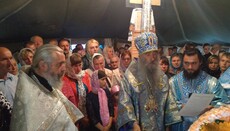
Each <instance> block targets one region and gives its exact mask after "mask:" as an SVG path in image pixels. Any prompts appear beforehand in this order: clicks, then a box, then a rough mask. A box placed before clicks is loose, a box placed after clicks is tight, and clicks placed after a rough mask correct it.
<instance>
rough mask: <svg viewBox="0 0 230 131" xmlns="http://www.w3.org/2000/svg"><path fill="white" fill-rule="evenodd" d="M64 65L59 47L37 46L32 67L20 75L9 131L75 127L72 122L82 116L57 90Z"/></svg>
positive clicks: (55, 129)
mask: <svg viewBox="0 0 230 131" xmlns="http://www.w3.org/2000/svg"><path fill="white" fill-rule="evenodd" d="M65 68H66V67H65V55H64V53H63V50H62V49H61V48H59V47H58V46H55V45H51V44H47V45H44V46H41V47H40V48H38V49H37V51H36V53H35V55H34V58H33V63H32V66H31V68H28V69H27V70H26V71H25V72H23V71H20V74H19V80H18V86H17V91H16V95H15V101H14V102H15V105H14V108H13V114H12V119H11V125H10V129H11V130H12V131H15V130H20V131H35V130H47V131H61V130H69V131H76V130H78V129H77V127H76V126H75V122H76V121H77V120H79V119H81V118H82V117H83V115H82V113H81V112H80V111H79V110H78V109H77V108H76V107H75V106H74V105H73V104H72V103H71V102H70V101H68V99H67V98H66V97H65V96H64V95H63V94H62V93H61V91H59V89H60V88H61V87H62V77H63V75H64V74H65Z"/></svg>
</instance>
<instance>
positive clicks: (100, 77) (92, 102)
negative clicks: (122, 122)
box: [86, 70, 114, 131]
mask: <svg viewBox="0 0 230 131" xmlns="http://www.w3.org/2000/svg"><path fill="white" fill-rule="evenodd" d="M106 77H107V76H106V74H105V72H104V71H102V70H97V71H94V72H93V74H92V79H91V83H92V92H90V93H89V94H87V97H86V109H87V114H88V116H89V119H90V128H91V129H90V130H92V131H97V130H101V131H102V130H103V131H109V130H110V128H111V126H112V119H113V116H114V110H113V103H112V97H111V93H110V91H109V89H108V87H107V86H106Z"/></svg>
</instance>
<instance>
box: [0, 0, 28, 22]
mask: <svg viewBox="0 0 230 131" xmlns="http://www.w3.org/2000/svg"><path fill="white" fill-rule="evenodd" d="M31 1H32V0H29V1H27V2H26V3H25V4H23V5H22V6H20V7H19V8H18V9H16V10H15V11H13V12H11V13H10V14H9V15H7V16H5V17H4V18H2V19H1V20H0V23H2V22H3V21H5V20H6V19H7V18H9V17H10V16H11V15H13V14H15V13H17V12H18V11H20V10H21V9H23V8H24V7H25V6H26V5H28V4H29V3H30V2H31Z"/></svg>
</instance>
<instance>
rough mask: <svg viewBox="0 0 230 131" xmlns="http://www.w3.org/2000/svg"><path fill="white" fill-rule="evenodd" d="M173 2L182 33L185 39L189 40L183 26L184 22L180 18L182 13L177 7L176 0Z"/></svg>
mask: <svg viewBox="0 0 230 131" xmlns="http://www.w3.org/2000/svg"><path fill="white" fill-rule="evenodd" d="M172 3H173V9H174V10H175V13H176V17H177V20H178V22H179V26H180V29H181V32H182V35H183V37H184V39H185V40H187V41H189V40H188V38H187V37H186V35H185V32H184V28H183V25H182V22H181V20H180V15H179V13H178V9H177V7H176V2H175V0H172Z"/></svg>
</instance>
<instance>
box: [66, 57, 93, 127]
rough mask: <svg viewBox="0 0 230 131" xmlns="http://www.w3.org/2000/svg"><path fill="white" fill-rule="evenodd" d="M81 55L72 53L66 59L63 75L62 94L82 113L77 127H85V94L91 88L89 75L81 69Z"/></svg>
mask: <svg viewBox="0 0 230 131" xmlns="http://www.w3.org/2000/svg"><path fill="white" fill-rule="evenodd" d="M82 64H83V63H82V59H81V55H79V54H77V53H73V54H72V55H71V56H70V57H69V58H68V59H67V65H66V75H65V76H64V77H63V87H62V92H63V94H64V95H65V96H66V97H67V98H68V99H69V100H70V101H71V102H72V103H73V104H74V105H75V106H76V107H78V108H79V110H80V111H81V112H82V113H83V115H84V118H82V119H81V120H80V122H79V129H80V130H84V129H87V127H88V125H89V119H88V115H87V112H86V95H87V94H88V93H89V92H90V91H91V90H92V89H91V83H90V76H89V74H87V73H86V72H85V71H84V70H82Z"/></svg>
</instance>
